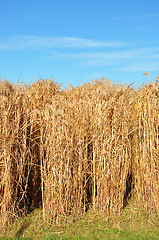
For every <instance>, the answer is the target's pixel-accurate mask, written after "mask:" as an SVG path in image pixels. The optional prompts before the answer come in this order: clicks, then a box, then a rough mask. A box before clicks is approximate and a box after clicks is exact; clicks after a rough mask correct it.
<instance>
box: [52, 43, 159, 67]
mask: <svg viewBox="0 0 159 240" xmlns="http://www.w3.org/2000/svg"><path fill="white" fill-rule="evenodd" d="M52 54H53V55H52V58H56V59H57V60H63V59H64V60H65V59H68V60H76V61H78V62H80V63H81V64H82V65H83V66H88V65H89V66H91V65H92V66H93V65H95V66H108V65H115V64H120V63H127V61H128V62H129V63H133V62H138V61H140V62H146V63H148V62H149V61H150V59H151V60H153V59H154V60H155V61H157V60H159V47H156V48H155V47H154V48H135V49H127V50H116V51H110V50H109V51H107V52H96V53H92V52H83V53H60V52H53V53H52Z"/></svg>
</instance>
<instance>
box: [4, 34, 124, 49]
mask: <svg viewBox="0 0 159 240" xmlns="http://www.w3.org/2000/svg"><path fill="white" fill-rule="evenodd" d="M121 46H123V44H122V43H119V42H114V41H97V40H91V39H84V38H73V37H41V36H15V37H11V38H9V39H4V40H3V41H2V40H1V41H0V50H17V49H25V48H34V49H43V48H54V47H56V48H57V47H58V48H91V47H95V48H97V47H121Z"/></svg>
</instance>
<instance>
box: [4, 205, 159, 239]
mask: <svg viewBox="0 0 159 240" xmlns="http://www.w3.org/2000/svg"><path fill="white" fill-rule="evenodd" d="M0 239H6V240H9V239H14V240H18V239H19V240H20V239H29V240H30V239H39V240H55V239H57V240H58V239H59V240H66V239H75V240H83V239H86V240H89V239H92V240H101V239H103V240H105V239H111V240H112V239H119V240H123V239H128V240H133V239H134V240H142V239H144V240H151V239H152V240H153V239H154V240H155V239H156V240H157V239H159V216H156V215H151V216H150V215H149V214H148V213H147V212H145V211H144V210H143V208H142V206H141V204H140V205H139V204H137V203H136V201H135V200H131V202H130V204H129V205H128V206H127V207H126V208H125V209H124V210H123V212H122V214H121V215H120V216H116V215H114V216H111V217H107V216H105V215H104V214H103V213H100V214H99V213H98V214H94V213H93V212H92V211H91V210H90V211H89V212H87V213H86V214H85V215H83V216H80V217H79V216H78V217H77V216H76V217H75V216H71V217H70V218H69V220H68V221H67V222H65V223H64V222H63V223H61V224H59V223H58V224H56V225H53V226H51V225H49V224H47V223H46V222H44V220H43V217H42V210H41V209H35V210H34V211H33V212H32V213H31V214H28V216H26V217H24V218H21V219H18V220H17V221H15V222H14V223H12V224H10V225H9V226H8V229H7V231H6V232H4V231H1V233H0Z"/></svg>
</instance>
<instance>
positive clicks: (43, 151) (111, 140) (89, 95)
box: [0, 79, 159, 227]
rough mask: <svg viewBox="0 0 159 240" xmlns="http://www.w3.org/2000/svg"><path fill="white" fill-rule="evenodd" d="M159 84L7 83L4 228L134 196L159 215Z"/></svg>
mask: <svg viewBox="0 0 159 240" xmlns="http://www.w3.org/2000/svg"><path fill="white" fill-rule="evenodd" d="M158 172H159V84H158V81H156V82H150V83H148V84H146V85H144V86H142V87H141V88H140V89H139V90H135V89H134V88H132V87H131V86H125V85H117V84H116V85H113V84H112V82H110V81H107V80H106V79H101V80H99V81H94V82H91V83H88V84H84V85H82V86H79V87H77V88H73V87H71V86H70V87H69V89H61V88H60V85H58V84H56V83H55V82H54V81H53V80H50V79H48V80H45V81H44V80H42V79H40V80H39V81H37V82H35V83H33V84H31V85H30V86H28V85H25V84H24V85H23V86H14V85H11V84H10V83H9V82H7V81H2V82H0V224H1V226H2V227H4V226H6V224H7V222H8V221H10V220H13V219H15V218H17V217H18V216H21V215H23V214H25V213H27V212H28V211H31V210H32V209H34V208H36V207H42V209H43V218H44V219H45V220H46V221H47V222H49V223H52V224H53V223H55V222H60V221H63V220H66V219H67V218H68V216H70V215H73V214H76V215H80V214H82V213H84V212H86V211H87V210H88V209H90V208H92V210H93V211H94V212H104V213H105V214H106V216H109V215H111V214H113V213H117V214H118V213H120V212H121V211H122V210H123V208H124V207H125V206H126V204H127V203H128V199H129V198H130V197H131V195H132V194H134V195H136V197H137V199H138V201H142V203H143V204H144V206H145V209H146V210H148V211H149V214H152V213H153V212H156V213H158V210H159V173H158Z"/></svg>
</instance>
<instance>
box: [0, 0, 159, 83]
mask: <svg viewBox="0 0 159 240" xmlns="http://www.w3.org/2000/svg"><path fill="white" fill-rule="evenodd" d="M0 10H1V11H0V78H1V79H4V78H7V79H8V80H10V81H12V82H14V83H16V82H17V81H18V79H20V82H28V83H30V82H34V81H35V80H37V79H38V78H39V77H42V78H44V79H45V78H49V77H51V76H53V78H54V80H55V81H56V82H59V83H62V84H63V85H64V86H67V84H72V85H73V86H77V85H80V84H82V83H84V82H89V81H91V80H92V79H96V80H97V79H99V78H101V77H107V79H109V80H112V81H113V83H125V84H130V83H134V86H135V87H140V86H141V85H142V84H143V83H144V82H146V81H148V77H147V76H143V73H144V72H149V74H150V80H154V78H155V77H156V76H157V75H158V74H159V1H158V0H151V1H145V0H144V1H142V0H133V1H129V0H120V1H119V0H115V1H114V0H111V1H107V0H97V1H96V0H80V1H75V0H67V1H66V0H59V1H58V0H14V1H13V0H5V1H2V0H0Z"/></svg>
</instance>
